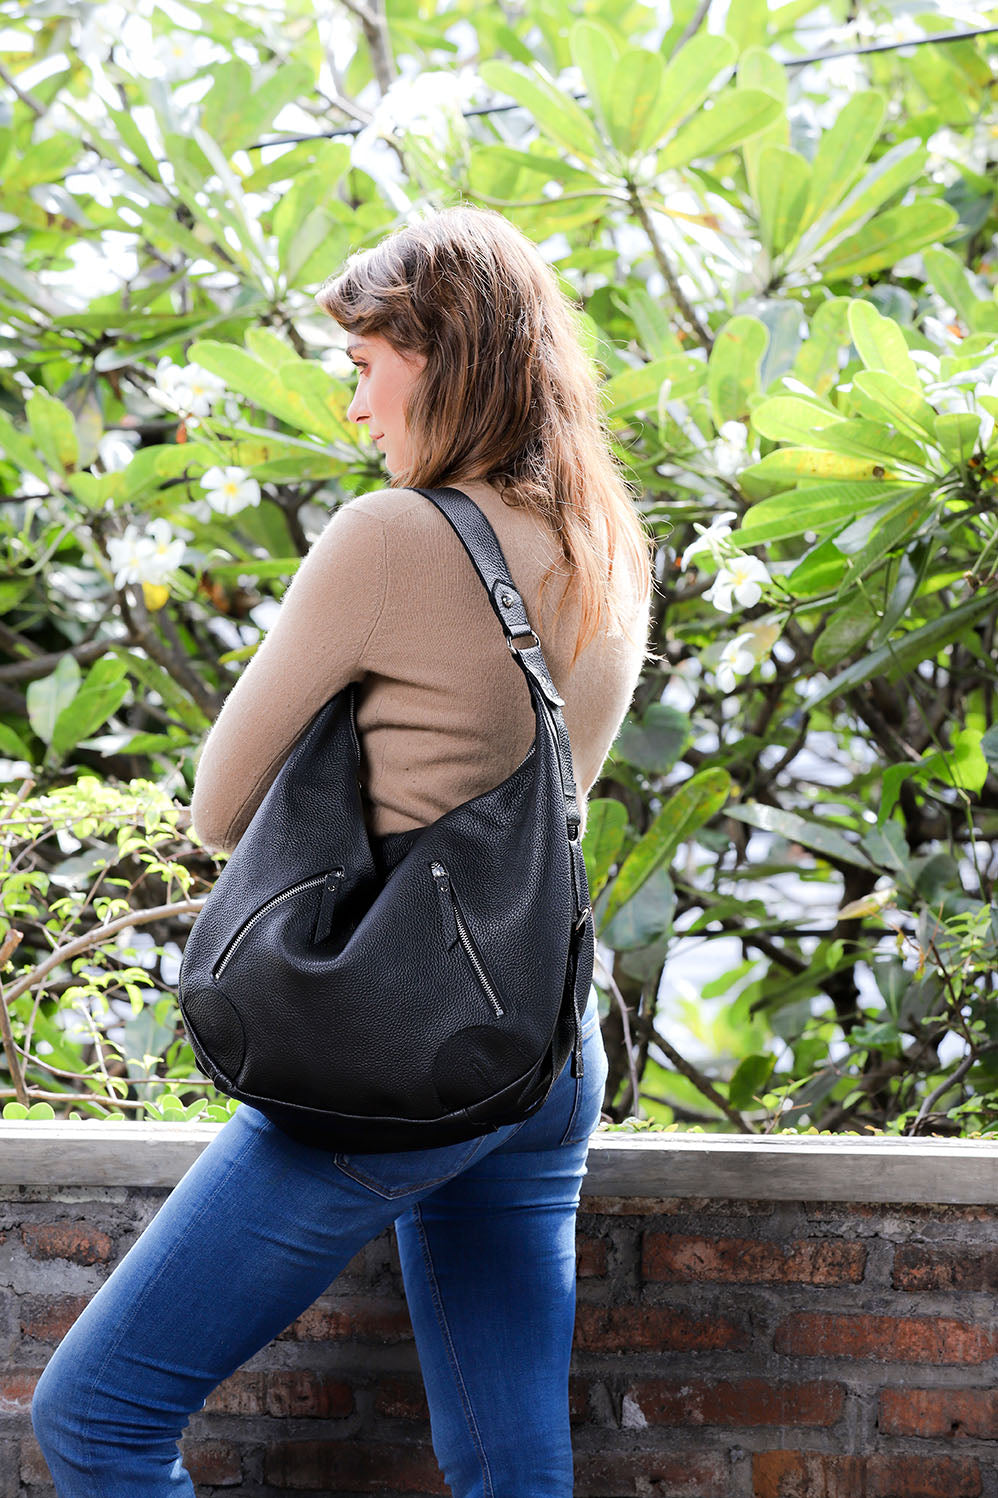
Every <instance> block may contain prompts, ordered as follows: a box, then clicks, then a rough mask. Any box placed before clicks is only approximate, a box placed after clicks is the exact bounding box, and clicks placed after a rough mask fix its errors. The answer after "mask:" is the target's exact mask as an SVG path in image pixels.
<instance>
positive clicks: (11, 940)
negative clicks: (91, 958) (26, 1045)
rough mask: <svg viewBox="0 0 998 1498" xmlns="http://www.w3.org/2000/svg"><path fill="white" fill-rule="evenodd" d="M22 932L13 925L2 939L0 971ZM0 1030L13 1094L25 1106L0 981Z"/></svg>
mask: <svg viewBox="0 0 998 1498" xmlns="http://www.w3.org/2000/svg"><path fill="white" fill-rule="evenodd" d="M21 939H22V932H20V931H15V930H14V928H13V926H12V927H11V928H10V930H9V931H8V932H7V935H6V936H5V937H4V939H3V945H2V946H0V972H2V971H3V969H4V968H5V967H6V965H7V963H8V961H9V960H10V957H11V954H12V952H13V951H14V950H15V948H16V947H17V946H18V945H19V943H20V941H21ZM0 1032H2V1034H3V1051H4V1055H5V1056H6V1058H7V1070H8V1071H9V1072H10V1079H11V1081H12V1082H13V1084H14V1095H15V1097H16V1098H17V1101H18V1102H19V1103H24V1104H25V1106H27V1102H28V1094H27V1090H26V1089H25V1086H24V1077H23V1076H22V1074H21V1066H20V1063H19V1061H18V1059H17V1047H16V1046H15V1044H14V1032H13V1030H12V1029H11V1024H10V1014H9V1012H8V1009H7V1000H6V998H5V997H4V991H3V983H2V981H0Z"/></svg>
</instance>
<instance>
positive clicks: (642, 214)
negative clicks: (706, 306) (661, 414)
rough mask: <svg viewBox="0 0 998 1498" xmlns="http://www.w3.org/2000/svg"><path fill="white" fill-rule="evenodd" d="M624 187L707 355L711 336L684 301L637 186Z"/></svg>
mask: <svg viewBox="0 0 998 1498" xmlns="http://www.w3.org/2000/svg"><path fill="white" fill-rule="evenodd" d="M626 186H627V193H628V201H629V203H630V205H631V210H632V212H633V213H634V215H635V217H636V218H637V219H638V220H639V222H640V224H641V227H642V228H643V229H644V231H645V234H646V235H647V236H648V242H649V244H650V245H651V248H652V254H653V255H654V256H655V263H656V264H657V266H658V268H659V270H660V271H661V272H662V275H663V276H664V278H665V283H666V285H667V286H668V288H669V290H670V292H671V293H672V299H673V301H674V302H675V304H676V306H677V307H678V309H679V311H680V312H681V314H682V316H683V317H684V318H685V320H686V322H687V324H688V325H689V327H690V328H691V329H692V332H693V335H694V337H695V338H696V340H697V342H698V343H699V344H700V345H701V347H702V348H705V349H706V350H707V351H708V353H709V352H710V350H711V349H712V348H713V347H714V338H713V334H712V333H711V332H710V329H709V328H705V327H704V325H703V323H702V322H701V321H700V319H699V318H698V317H697V315H696V313H695V312H694V311H693V308H692V307H691V306H690V304H689V302H688V301H687V300H686V294H685V292H684V291H683V289H682V287H681V286H680V284H679V279H678V277H677V275H676V272H675V271H674V270H673V268H672V265H671V262H670V261H669V257H668V256H667V255H666V253H665V246H664V245H663V244H662V241H661V240H660V239H659V237H658V235H657V233H656V232H655V225H654V224H653V223H652V221H651V214H650V213H649V212H648V209H647V208H646V207H645V204H644V201H643V199H642V197H641V194H640V193H639V192H638V189H637V184H636V183H634V182H631V181H628V182H627V184H626Z"/></svg>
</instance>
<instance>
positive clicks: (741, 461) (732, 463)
mask: <svg viewBox="0 0 998 1498" xmlns="http://www.w3.org/2000/svg"><path fill="white" fill-rule="evenodd" d="M718 437H719V439H720V440H719V441H718V442H716V443H715V444H714V449H713V453H714V463H715V466H716V468H717V471H718V473H719V474H720V475H721V477H722V478H729V479H731V478H734V476H735V474H736V473H738V472H740V470H741V469H742V468H744V467H745V459H746V457H747V456H748V430H747V429H746V426H745V423H744V422H743V421H726V422H724V423H723V425H722V426H721V427H720V429H719V431H718Z"/></svg>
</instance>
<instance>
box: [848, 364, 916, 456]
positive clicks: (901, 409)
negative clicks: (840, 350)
mask: <svg viewBox="0 0 998 1498" xmlns="http://www.w3.org/2000/svg"><path fill="white" fill-rule="evenodd" d="M853 384H854V385H855V386H856V389H857V390H860V391H862V393H863V394H864V395H865V396H867V397H868V398H869V400H871V401H875V402H876V404H877V405H878V406H879V407H881V409H882V410H883V411H885V412H886V413H887V415H888V416H889V417H890V419H891V421H892V422H893V423H894V425H895V426H899V427H901V428H902V430H903V431H906V432H908V433H909V434H910V435H911V436H913V437H914V438H915V440H916V441H919V440H920V441H922V442H925V440H926V438H928V440H929V441H930V442H934V441H935V435H936V413H935V412H934V411H933V409H932V407H931V406H930V405H929V404H928V403H927V402H926V401H925V400H924V399H923V397H922V394H921V386H919V389H918V390H912V389H911V387H910V386H908V385H902V383H901V381H900V380H897V379H895V377H894V376H893V375H891V374H887V373H886V372H885V371H884V370H882V369H861V370H859V371H858V373H857V374H856V375H855V377H854V379H853Z"/></svg>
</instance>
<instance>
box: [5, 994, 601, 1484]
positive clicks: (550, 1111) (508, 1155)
mask: <svg viewBox="0 0 998 1498" xmlns="http://www.w3.org/2000/svg"><path fill="white" fill-rule="evenodd" d="M583 1033H584V1037H585V1039H584V1045H583V1056H584V1062H585V1074H584V1076H583V1077H581V1078H578V1079H576V1078H575V1077H573V1076H572V1074H571V1067H570V1066H569V1065H568V1064H566V1066H565V1068H564V1070H563V1071H562V1073H561V1076H560V1077H559V1078H558V1080H557V1081H556V1082H555V1084H554V1086H553V1087H552V1089H551V1091H550V1093H549V1094H548V1097H547V1099H546V1100H545V1102H544V1105H543V1107H542V1108H540V1109H539V1110H538V1112H537V1113H535V1114H534V1115H533V1117H532V1118H529V1119H527V1120H526V1122H524V1123H521V1124H508V1125H506V1126H505V1127H503V1128H500V1129H497V1130H495V1131H494V1132H493V1133H491V1134H487V1135H485V1136H483V1137H482V1138H479V1139H474V1140H470V1141H467V1142H463V1143H460V1144H452V1145H443V1146H439V1147H437V1148H435V1149H427V1150H415V1151H409V1152H402V1153H394V1154H387V1155H359V1154H333V1153H330V1152H328V1151H326V1150H321V1149H317V1148H315V1147H313V1146H310V1145H304V1144H299V1143H297V1142H296V1141H294V1140H292V1139H289V1138H288V1136H287V1135H285V1134H282V1133H281V1131H280V1130H279V1129H277V1128H276V1127H275V1126H274V1125H273V1124H272V1123H270V1121H269V1120H268V1119H267V1118H265V1117H264V1115H263V1114H262V1113H260V1112H259V1111H258V1110H257V1109H255V1108H251V1107H249V1106H247V1105H246V1104H243V1105H242V1106H241V1107H240V1108H238V1109H237V1110H236V1112H235V1114H234V1115H233V1116H232V1118H231V1119H230V1120H229V1121H228V1122H227V1123H226V1124H225V1125H224V1126H223V1127H222V1128H221V1129H220V1130H219V1131H218V1133H217V1135H216V1136H215V1138H214V1139H213V1140H212V1141H211V1143H210V1144H209V1145H208V1146H207V1147H206V1148H205V1149H204V1150H203V1151H202V1152H201V1154H200V1155H199V1156H198V1158H197V1160H196V1161H195V1162H194V1164H193V1165H192V1166H191V1167H190V1169H189V1170H188V1171H187V1172H186V1174H185V1175H184V1176H183V1177H182V1179H181V1180H180V1181H178V1183H177V1185H176V1186H175V1187H174V1189H173V1191H172V1192H171V1193H170V1195H169V1196H168V1197H167V1199H166V1201H164V1203H163V1205H162V1206H161V1207H160V1209H159V1211H158V1212H157V1214H156V1216H155V1217H154V1218H153V1220H152V1221H151V1222H150V1223H149V1225H148V1227H147V1228H146V1229H145V1231H144V1232H143V1233H142V1234H141V1236H140V1237H139V1238H138V1239H137V1240H136V1242H135V1243H134V1244H133V1245H132V1247H131V1248H130V1249H129V1250H128V1252H127V1253H126V1254H125V1256H124V1257H123V1258H122V1260H121V1261H120V1263H119V1264H118V1265H117V1266H116V1267H115V1269H114V1271H113V1273H112V1274H111V1275H110V1276H109V1277H108V1279H107V1280H105V1282H104V1283H103V1285H102V1286H101V1287H100V1289H99V1290H98V1292H97V1294H96V1295H95V1296H94V1297H93V1299H92V1300H91V1301H90V1302H89V1304H88V1305H87V1306H86V1308H85V1310H84V1311H83V1313H82V1315H81V1316H80V1317H79V1318H78V1320H77V1321H76V1322H75V1323H74V1325H73V1326H72V1327H71V1328H70V1330H69V1331H68V1332H67V1334H66V1336H65V1337H64V1338H63V1340H62V1342H61V1343H60V1344H59V1346H58V1347H57V1348H56V1350H55V1352H54V1353H53V1354H52V1357H51V1358H50V1359H49V1362H48V1364H47V1366H46V1368H45V1369H44V1371H43V1373H42V1376H41V1378H40V1380H39V1382H38V1385H37V1387H36V1389H35V1395H34V1399H33V1401H32V1405H31V1418H32V1423H33V1425H34V1430H35V1435H36V1436H37V1438H38V1441H39V1444H40V1445H41V1448H42V1452H43V1454H44V1456H45V1460H46V1461H47V1463H48V1465H49V1470H50V1471H51V1473H52V1477H53V1479H54V1482H55V1486H56V1492H57V1493H58V1495H59V1498H193V1495H194V1487H193V1484H192V1483H191V1480H190V1477H189V1476H188V1474H187V1472H186V1471H185V1469H184V1467H183V1466H182V1464H181V1456H180V1453H179V1451H178V1449H177V1441H178V1440H179V1438H180V1437H181V1435H182V1434H183V1430H184V1427H185V1425H186V1423H187V1420H188V1418H189V1416H190V1415H191V1414H192V1413H193V1412H194V1411H196V1410H199V1409H201V1408H202V1407H203V1406H204V1403H205V1401H206V1399H207V1397H208V1395H209V1394H210V1393H211V1391H212V1390H213V1389H214V1388H215V1387H216V1385H218V1384H219V1383H221V1382H222V1380H223V1379H225V1378H227V1377H228V1376H229V1374H231V1373H233V1372H234V1371H235V1369H237V1368H238V1367H239V1366H240V1365H241V1364H242V1363H244V1362H246V1360H247V1359H248V1358H250V1357H252V1356H253V1354H254V1353H256V1352H257V1351H259V1349H260V1348H262V1347H264V1346H266V1345H267V1343H269V1342H271V1341H272V1340H273V1338H274V1337H276V1336H277V1335H278V1333H279V1332H281V1331H283V1330H284V1328H285V1327H287V1326H289V1325H290V1324H291V1322H292V1321H294V1320H295V1319H296V1317H298V1316H300V1315H301V1314H302V1312H303V1311H305V1310H306V1309H307V1308H308V1306H310V1305H311V1304H312V1302H313V1301H314V1300H315V1299H316V1297H317V1296H319V1295H321V1294H322V1293H323V1291H325V1290H326V1289H327V1288H328V1286H329V1285H330V1283H331V1282H332V1281H333V1280H335V1278H336V1276H337V1275H338V1274H339V1273H340V1271H341V1270H342V1269H343V1268H344V1266H345V1265H346V1264H347V1263H349V1261H350V1260H351V1259H352V1258H353V1256H354V1255H355V1254H356V1253H357V1252H358V1251H359V1250H360V1249H361V1248H362V1247H363V1246H364V1244H365V1243H368V1242H369V1241H370V1240H371V1239H372V1238H375V1237H377V1236H378V1234H380V1233H382V1232H384V1230H385V1229H386V1228H387V1227H388V1226H389V1225H390V1224H391V1223H392V1222H394V1223H395V1229H396V1235H397V1240H398V1248H399V1257H400V1260H401V1265H402V1275H403V1280H404V1284H405V1293H406V1299H407V1301H408V1305H409V1313H410V1316H411V1319H412V1326H413V1331H414V1333H415V1338H416V1345H417V1350H418V1355H419V1362H420V1367H421V1369H422V1373H423V1382H424V1385H425V1389H426V1396H427V1401H428V1403H429V1409H430V1423H431V1431H432V1437H433V1449H434V1452H435V1453H436V1457H437V1460H438V1462H439V1463H440V1467H441V1470H442V1471H443V1474H444V1476H445V1478H446V1480H447V1482H448V1483H449V1484H450V1488H451V1492H452V1494H453V1495H454V1498H570V1495H571V1493H572V1476H573V1473H572V1449H571V1442H570V1437H569V1415H568V1370H569V1359H570V1355H571V1348H572V1335H573V1330H574V1323H575V1218H576V1212H577V1210H578V1204H579V1192H580V1187H581V1182H582V1177H583V1176H584V1174H585V1171H586V1156H587V1153H588V1148H589V1135H590V1133H591V1132H592V1130H593V1129H594V1128H595V1126H596V1124H597V1123H598V1121H599V1115H600V1109H601V1106H602V1102H603V1092H604V1087H605V1083H606V1075H607V1060H606V1053H605V1051H604V1048H603V1041H602V1037H601V1034H600V1029H599V1015H598V1011H597V998H596V990H595V988H592V989H590V993H589V1001H588V1004H587V1007H586V1012H585V1017H584V1023H583Z"/></svg>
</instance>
